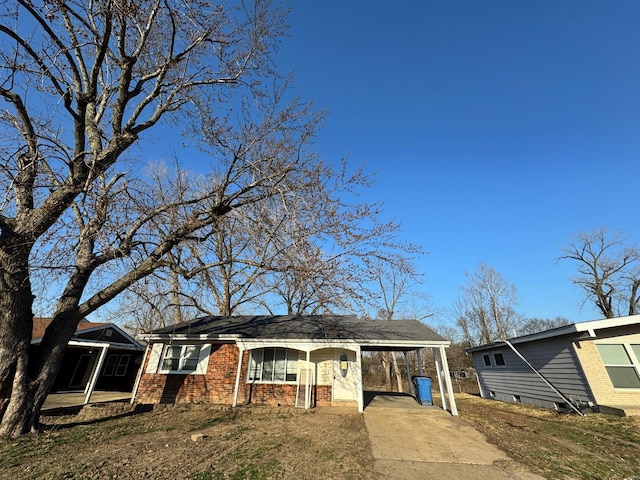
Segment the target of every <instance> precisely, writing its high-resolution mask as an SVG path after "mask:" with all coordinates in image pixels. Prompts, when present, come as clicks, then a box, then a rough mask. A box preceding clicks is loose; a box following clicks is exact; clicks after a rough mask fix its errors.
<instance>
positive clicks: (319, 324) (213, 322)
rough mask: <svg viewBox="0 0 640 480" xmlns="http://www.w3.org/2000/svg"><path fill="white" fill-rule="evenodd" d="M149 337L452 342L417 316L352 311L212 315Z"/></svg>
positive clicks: (369, 342)
mask: <svg viewBox="0 0 640 480" xmlns="http://www.w3.org/2000/svg"><path fill="white" fill-rule="evenodd" d="M148 337H149V338H150V339H154V338H155V339H161V338H180V337H184V338H209V339H220V340H223V339H229V340H231V339H238V340H240V339H242V340H247V339H256V340H269V339H278V340H301V341H327V340H329V341H357V342H359V343H364V344H372V343H379V342H388V343H392V344H398V343H403V342H406V343H407V344H409V343H411V344H424V343H434V344H447V345H448V344H449V341H448V340H446V339H445V338H444V337H442V336H441V335H438V334H437V333H436V332H434V331H433V330H432V329H430V328H429V327H427V326H426V325H424V324H422V323H420V322H418V321H417V320H392V321H387V320H360V319H358V318H357V317H356V316H351V315H349V316H347V315H345V316H340V315H305V316H293V315H254V316H231V317H224V316H209V317H202V318H198V319H196V320H193V321H191V322H185V323H179V324H176V325H172V326H169V327H164V328H159V329H157V330H154V331H153V332H151V334H149V335H148Z"/></svg>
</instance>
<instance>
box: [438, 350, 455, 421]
mask: <svg viewBox="0 0 640 480" xmlns="http://www.w3.org/2000/svg"><path fill="white" fill-rule="evenodd" d="M440 353H441V355H440V356H441V357H442V368H443V369H444V372H445V377H444V380H445V383H446V384H447V392H448V393H449V404H450V405H451V415H458V407H457V406H456V399H455V397H454V395H453V385H451V375H449V362H448V361H447V352H446V350H445V349H444V346H443V347H440Z"/></svg>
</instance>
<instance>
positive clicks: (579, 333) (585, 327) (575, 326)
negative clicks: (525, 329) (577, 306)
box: [466, 315, 640, 353]
mask: <svg viewBox="0 0 640 480" xmlns="http://www.w3.org/2000/svg"><path fill="white" fill-rule="evenodd" d="M633 326H637V327H638V329H639V331H640V315H629V316H626V317H616V318H604V319H600V320H589V321H586V322H576V323H572V324H571V325H565V326H562V327H556V328H551V329H549V330H543V331H541V332H537V333H532V334H529V335H521V336H519V337H513V338H509V339H507V340H508V341H509V342H510V343H512V344H518V343H526V342H533V341H537V340H544V339H548V338H557V337H561V336H564V335H572V336H574V337H578V338H581V339H582V338H584V339H589V338H591V339H595V338H598V336H599V332H602V331H603V330H607V329H612V328H619V327H633ZM504 343H505V342H501V341H497V342H493V343H488V344H485V345H480V346H477V347H473V348H469V349H467V350H466V351H467V352H469V353H472V352H477V351H480V350H488V349H490V348H494V347H496V346H498V345H503V344H504Z"/></svg>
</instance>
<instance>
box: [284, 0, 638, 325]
mask: <svg viewBox="0 0 640 480" xmlns="http://www.w3.org/2000/svg"><path fill="white" fill-rule="evenodd" d="M291 8H292V10H291V14H290V16H289V23H290V26H291V28H290V34H291V37H290V38H288V39H286V40H284V41H283V43H282V45H281V49H280V52H279V55H278V63H279V65H280V68H281V69H282V71H283V72H286V71H288V70H289V69H292V70H293V71H294V73H295V78H294V90H295V91H297V92H299V93H301V94H302V95H303V97H304V98H305V99H307V100H312V101H314V102H315V103H316V105H317V106H318V107H319V108H327V109H328V110H329V111H330V112H331V113H330V115H329V117H328V120H327V123H326V126H325V128H324V129H323V130H322V131H321V132H320V134H319V136H318V142H317V147H318V150H319V151H320V152H321V153H322V154H323V155H324V157H325V158H326V159H327V160H329V161H334V160H335V161H337V160H338V159H340V158H341V157H343V156H347V155H348V158H349V159H350V161H351V162H353V163H354V164H358V163H360V162H362V161H365V162H366V165H367V169H368V170H369V171H375V172H377V182H376V185H375V187H374V189H373V190H372V191H371V192H370V193H371V197H370V199H371V200H376V199H382V200H384V202H385V215H387V216H388V217H389V218H395V219H397V220H398V221H399V222H401V224H402V227H403V235H404V236H405V237H406V239H407V240H408V241H410V242H415V243H419V244H421V245H422V246H423V247H424V249H425V250H426V251H429V252H430V253H429V254H428V255H426V256H425V258H424V259H423V260H421V261H420V262H419V264H418V269H419V270H420V271H421V272H422V273H424V275H425V284H424V289H425V291H426V292H427V293H428V294H429V295H430V297H431V300H432V303H433V305H434V306H435V307H436V308H438V309H446V308H449V307H450V306H451V305H452V304H453V302H454V301H455V299H456V297H457V295H458V289H459V287H460V286H461V285H463V284H464V283H465V276H464V274H465V271H473V270H474V269H475V268H476V266H477V263H478V262H484V263H487V264H488V265H491V266H492V267H494V268H495V269H496V270H497V271H499V272H500V273H501V274H502V275H503V276H504V278H505V279H506V280H507V281H509V282H512V283H514V284H515V285H516V287H517V289H518V292H519V297H520V307H519V309H520V311H521V312H522V313H523V314H524V315H526V316H528V317H543V318H553V317H556V316H564V317H567V318H569V319H570V320H572V321H579V320H588V319H593V318H598V317H599V314H598V313H597V312H596V310H595V309H594V308H592V307H591V305H589V304H587V305H585V306H584V307H583V308H582V309H581V308H580V307H581V301H582V298H583V296H582V293H581V291H580V290H578V289H577V287H575V286H574V285H572V284H571V280H570V279H571V276H572V275H573V273H574V272H575V268H576V266H575V265H573V264H571V263H566V261H565V262H564V263H560V264H557V262H556V260H555V259H556V258H557V257H558V255H559V254H560V249H561V248H562V246H563V245H566V243H567V242H568V240H569V238H570V237H571V235H573V234H575V233H576V232H578V231H580V230H591V229H593V228H596V227H605V228H607V229H609V230H611V231H616V230H620V231H622V232H624V233H625V234H626V235H627V236H628V237H629V239H630V241H632V242H636V241H637V240H638V238H639V237H640V227H639V226H638V221H637V215H636V208H637V205H638V202H637V198H636V197H637V193H636V192H637V189H636V188H637V187H636V184H637V179H638V174H639V173H640V162H638V156H639V154H640V137H639V136H638V133H640V132H639V128H640V53H639V52H640V29H638V24H639V22H640V2H638V1H636V0H633V1H622V0H620V1H610V2H604V1H590V0H576V1H573V0H554V1H550V0H549V1H544V0H537V1H526V0H522V1H511V0H509V1H507V0H504V1H497V0H485V1H477V0H469V1H444V0H441V1H402V2H395V3H390V2H382V1H378V0H367V1H355V0H341V1H338V0H325V1H322V2H291Z"/></svg>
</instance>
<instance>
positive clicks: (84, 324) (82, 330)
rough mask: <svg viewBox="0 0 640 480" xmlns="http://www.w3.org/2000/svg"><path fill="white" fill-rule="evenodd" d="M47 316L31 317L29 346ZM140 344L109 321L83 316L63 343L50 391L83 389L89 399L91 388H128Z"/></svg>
mask: <svg viewBox="0 0 640 480" xmlns="http://www.w3.org/2000/svg"><path fill="white" fill-rule="evenodd" d="M49 323H51V319H50V318H34V319H33V333H32V340H31V348H32V349H37V348H38V346H39V345H40V342H41V341H42V337H43V336H44V332H45V329H46V328H47V326H48V325H49ZM143 352H144V346H143V345H141V344H140V343H138V342H137V341H136V340H135V339H133V338H132V337H131V336H129V335H128V334H127V333H126V332H125V331H123V330H122V329H120V327H118V326H117V325H114V324H112V323H95V322H89V321H86V320H83V321H81V322H80V323H79V324H78V328H77V329H76V332H75V333H74V334H73V337H71V340H70V341H69V343H68V345H67V351H66V353H65V354H64V357H63V358H62V364H61V366H60V371H59V372H58V375H57V377H56V380H55V382H54V384H53V388H52V392H84V393H85V394H86V401H85V403H89V400H90V398H91V394H92V393H93V391H94V390H103V391H122V392H131V390H132V389H133V385H134V383H135V379H136V374H137V372H138V369H139V368H140V363H141V362H142V356H143Z"/></svg>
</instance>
